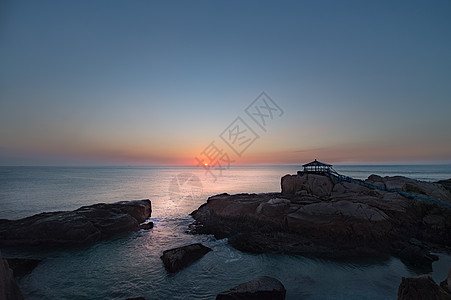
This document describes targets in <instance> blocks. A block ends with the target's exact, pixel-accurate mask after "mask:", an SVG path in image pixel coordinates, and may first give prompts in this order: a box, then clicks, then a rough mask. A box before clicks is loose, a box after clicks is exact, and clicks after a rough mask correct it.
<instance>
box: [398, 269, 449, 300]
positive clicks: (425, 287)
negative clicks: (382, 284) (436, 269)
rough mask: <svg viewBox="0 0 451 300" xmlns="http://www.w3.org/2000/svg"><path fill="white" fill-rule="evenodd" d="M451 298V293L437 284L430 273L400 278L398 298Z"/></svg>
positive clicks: (402, 299)
mask: <svg viewBox="0 0 451 300" xmlns="http://www.w3.org/2000/svg"><path fill="white" fill-rule="evenodd" d="M424 299H428V300H451V294H450V293H448V292H447V291H446V290H445V289H443V288H442V287H440V286H438V285H437V283H435V281H434V280H433V279H432V277H431V275H420V276H417V277H409V278H405V277H403V278H402V282H401V284H400V285H399V288H398V300H424Z"/></svg>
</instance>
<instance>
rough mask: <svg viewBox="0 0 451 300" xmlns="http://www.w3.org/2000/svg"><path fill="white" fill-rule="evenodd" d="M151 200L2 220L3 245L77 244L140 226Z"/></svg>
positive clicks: (148, 213) (1, 234)
mask: <svg viewBox="0 0 451 300" xmlns="http://www.w3.org/2000/svg"><path fill="white" fill-rule="evenodd" d="M151 212H152V209H151V202H150V200H148V199H147V200H135V201H121V202H116V203H109V204H105V203H100V204H94V205H90V206H83V207H81V208H79V209H77V210H74V211H60V212H48V213H41V214H37V215H34V216H31V217H27V218H24V219H20V220H2V222H0V245H1V246H44V247H46V246H73V245H83V244H89V243H93V242H97V241H99V240H101V239H104V238H108V237H110V236H112V235H115V234H118V233H122V232H127V231H134V230H138V228H139V224H140V223H143V222H144V221H145V220H146V219H147V218H149V217H150V215H151Z"/></svg>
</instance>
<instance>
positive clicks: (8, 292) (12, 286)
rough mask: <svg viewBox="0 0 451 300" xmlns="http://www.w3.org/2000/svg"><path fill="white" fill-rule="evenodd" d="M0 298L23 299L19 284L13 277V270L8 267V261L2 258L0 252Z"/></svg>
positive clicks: (5, 299) (9, 299) (8, 299)
mask: <svg viewBox="0 0 451 300" xmlns="http://www.w3.org/2000/svg"><path fill="white" fill-rule="evenodd" d="M0 299H2V300H21V299H23V296H22V293H21V292H20V289H19V286H18V285H17V283H16V280H15V279H14V274H13V270H11V269H10V268H9V265H8V262H7V261H6V260H5V259H3V258H2V255H1V253H0Z"/></svg>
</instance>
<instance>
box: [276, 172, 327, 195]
mask: <svg viewBox="0 0 451 300" xmlns="http://www.w3.org/2000/svg"><path fill="white" fill-rule="evenodd" d="M281 187H282V195H288V196H290V195H295V194H296V193H299V192H300V191H302V190H305V191H306V192H307V193H308V194H311V195H314V196H317V197H326V196H329V195H330V194H331V192H332V189H333V188H334V183H333V182H332V180H331V179H330V178H329V177H327V176H323V175H317V174H304V175H302V176H299V175H285V176H283V177H282V179H281Z"/></svg>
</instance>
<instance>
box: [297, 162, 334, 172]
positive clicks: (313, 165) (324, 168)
mask: <svg viewBox="0 0 451 300" xmlns="http://www.w3.org/2000/svg"><path fill="white" fill-rule="evenodd" d="M302 166H303V167H304V170H303V171H302V172H303V173H330V171H331V170H333V169H332V165H329V164H325V163H322V162H320V161H317V160H316V159H315V160H314V161H312V162H309V163H308V164H305V165H302Z"/></svg>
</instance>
